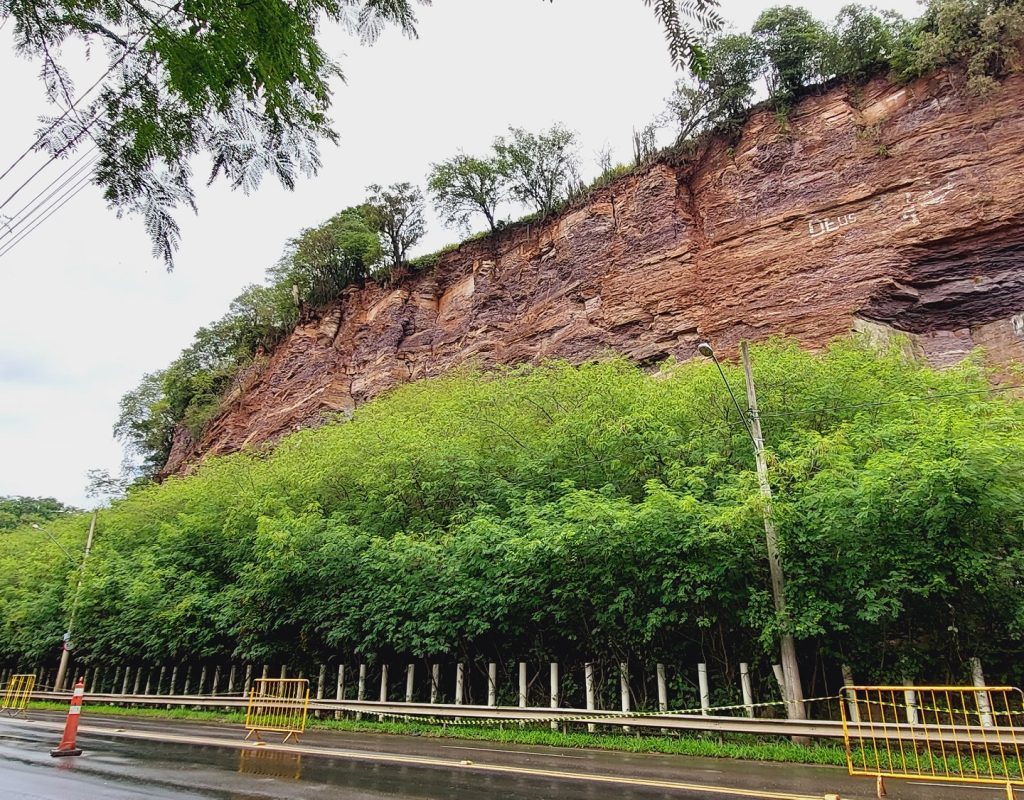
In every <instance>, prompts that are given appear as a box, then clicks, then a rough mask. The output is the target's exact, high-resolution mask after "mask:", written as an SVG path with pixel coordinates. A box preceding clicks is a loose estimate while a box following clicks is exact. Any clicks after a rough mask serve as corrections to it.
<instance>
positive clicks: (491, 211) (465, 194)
mask: <svg viewBox="0 0 1024 800" xmlns="http://www.w3.org/2000/svg"><path fill="white" fill-rule="evenodd" d="M507 185H508V179H507V178H506V177H505V176H504V175H503V174H502V173H501V171H500V170H499V169H498V162H497V160H496V159H494V158H477V157H475V156H467V155H465V154H464V153H459V154H458V155H456V156H453V157H452V158H449V159H448V160H447V161H442V162H440V163H438V164H431V165H430V174H429V176H428V177H427V190H428V191H429V192H430V194H431V195H432V196H433V199H434V209H435V210H436V211H437V214H438V216H440V217H441V218H442V219H443V220H444V221H445V222H446V223H448V224H449V225H455V226H457V227H459V228H462V229H464V230H467V231H468V229H469V218H470V217H471V216H473V215H474V214H483V216H484V218H485V219H486V220H487V224H488V226H490V229H491V231H492V232H493V231H495V230H497V220H496V217H495V215H496V213H497V207H498V204H499V203H500V202H501V201H502V200H503V199H504V197H505V192H506V190H507Z"/></svg>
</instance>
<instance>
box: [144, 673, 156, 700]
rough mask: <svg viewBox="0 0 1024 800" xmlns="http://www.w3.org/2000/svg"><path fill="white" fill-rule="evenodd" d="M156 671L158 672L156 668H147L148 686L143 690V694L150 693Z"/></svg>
mask: <svg viewBox="0 0 1024 800" xmlns="http://www.w3.org/2000/svg"><path fill="white" fill-rule="evenodd" d="M154 672H156V669H155V668H153V669H147V670H146V688H144V689H143V690H142V693H143V694H149V687H150V686H151V685H152V684H153V673H154Z"/></svg>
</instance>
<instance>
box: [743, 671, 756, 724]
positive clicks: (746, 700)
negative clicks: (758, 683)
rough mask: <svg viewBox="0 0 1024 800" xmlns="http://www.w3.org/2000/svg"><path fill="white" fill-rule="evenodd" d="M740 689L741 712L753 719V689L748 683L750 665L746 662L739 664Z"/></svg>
mask: <svg viewBox="0 0 1024 800" xmlns="http://www.w3.org/2000/svg"><path fill="white" fill-rule="evenodd" d="M740 688H741V689H742V691H743V712H744V713H745V714H746V715H747V716H748V717H751V718H753V716H754V689H753V686H751V683H750V665H749V664H747V662H746V661H741V662H740Z"/></svg>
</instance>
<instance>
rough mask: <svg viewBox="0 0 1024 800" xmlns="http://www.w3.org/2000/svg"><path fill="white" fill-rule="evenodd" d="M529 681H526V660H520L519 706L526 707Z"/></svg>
mask: <svg viewBox="0 0 1024 800" xmlns="http://www.w3.org/2000/svg"><path fill="white" fill-rule="evenodd" d="M527 689H528V687H527V683H526V662H525V661H520V662H519V707H520V708H526V695H527Z"/></svg>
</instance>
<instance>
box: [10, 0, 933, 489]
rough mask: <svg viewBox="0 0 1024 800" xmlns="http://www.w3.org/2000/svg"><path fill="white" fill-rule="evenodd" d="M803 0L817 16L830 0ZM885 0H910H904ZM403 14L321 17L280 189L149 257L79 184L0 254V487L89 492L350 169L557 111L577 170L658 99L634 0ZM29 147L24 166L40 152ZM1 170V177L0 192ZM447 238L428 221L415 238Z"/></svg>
mask: <svg viewBox="0 0 1024 800" xmlns="http://www.w3.org/2000/svg"><path fill="white" fill-rule="evenodd" d="M772 4H773V3H770V2H744V3H737V2H729V0H725V2H724V4H723V12H724V15H725V16H726V18H727V19H728V20H730V21H731V22H732V23H733V25H734V26H735V27H736V28H738V29H744V30H745V29H748V28H749V27H750V25H751V23H752V22H753V20H754V19H755V18H756V16H757V14H758V13H760V11H761V10H762V9H763V8H766V7H768V6H770V5H772ZM807 5H808V7H809V8H811V10H812V11H814V13H815V14H816V15H817V16H818V17H819V18H822V19H826V18H830V17H831V16H832V15H834V14H835V12H836V11H837V10H838V8H839V7H840V6H841V5H842V3H841V2H838V1H837V0H830V1H829V2H818V3H810V4H807ZM884 7H887V8H894V9H896V10H898V11H900V12H901V13H903V14H905V15H907V16H913V15H915V14H916V13H917V11H918V7H917V5H916V3H915V2H913V0H897V2H889V3H885V4H884ZM419 16H420V25H419V30H420V38H419V39H418V40H415V41H410V40H408V39H405V38H403V37H402V36H401V35H399V34H398V33H397V32H394V31H392V32H389V33H387V34H385V35H384V37H383V38H382V39H381V40H380V41H379V42H378V43H377V44H375V45H374V46H372V47H362V46H360V45H359V44H358V43H357V42H356V41H355V40H353V39H351V38H350V37H349V36H348V35H347V34H346V33H345V32H344V31H343V30H341V29H340V28H334V29H329V30H327V31H325V34H326V35H325V40H326V42H327V44H328V48H329V49H330V50H331V51H332V52H333V54H334V55H335V56H336V57H337V58H338V59H339V60H340V61H341V62H342V65H343V68H344V71H345V74H346V76H347V78H348V83H347V84H344V85H343V84H339V86H338V87H337V92H336V95H335V108H334V115H335V121H336V127H337V130H338V131H339V133H340V135H341V144H340V146H338V147H330V146H329V147H328V148H327V149H326V151H325V153H324V168H323V170H322V172H321V173H320V175H319V176H318V177H317V178H315V179H312V180H306V181H304V182H302V183H300V184H299V186H298V188H297V189H296V190H295V191H294V192H286V191H284V190H283V189H281V188H280V187H279V186H278V185H276V184H275V183H272V182H269V181H268V182H267V183H266V184H264V186H263V187H262V188H261V189H260V190H259V192H257V193H256V194H254V195H252V196H249V197H246V196H244V195H242V194H241V193H239V192H231V191H229V190H228V189H227V188H226V187H225V186H223V185H215V186H214V187H211V188H210V189H208V190H203V191H201V192H200V196H199V215H198V216H195V217H193V216H184V215H182V217H181V222H182V234H183V245H182V248H181V250H180V252H179V254H178V256H177V259H176V262H177V268H176V269H175V271H174V272H173V273H171V274H168V273H166V272H165V271H164V269H163V266H162V264H161V263H159V262H157V261H155V260H154V259H153V258H152V256H151V255H150V243H149V240H148V238H147V237H146V235H145V233H144V232H143V229H142V226H141V223H140V222H139V221H138V220H137V219H130V218H128V219H122V220H118V219H116V217H115V216H114V214H113V213H111V212H110V211H108V210H107V209H106V208H105V206H104V203H103V201H102V198H101V196H100V191H99V189H97V188H96V187H92V186H90V187H89V188H88V189H87V190H86V191H83V192H82V193H80V194H79V195H77V196H76V197H75V198H74V199H73V200H72V201H71V202H69V203H68V204H67V205H66V206H64V207H63V208H62V209H61V210H60V211H59V212H57V213H56V214H55V215H54V216H53V217H51V218H50V219H49V220H47V222H46V223H44V224H43V225H42V226H40V227H39V229H38V230H37V231H36V232H35V233H33V234H32V235H31V236H29V237H27V238H26V239H25V240H24V241H23V242H22V243H21V244H19V245H18V246H17V248H16V249H14V250H12V251H11V253H10V254H8V255H6V256H4V257H0V495H10V494H23V495H42V496H55V497H57V498H58V499H60V500H62V501H64V502H67V503H72V504H75V505H87V504H88V501H86V499H85V496H84V484H85V478H84V474H85V471H86V470H87V469H90V468H93V467H103V468H107V469H109V470H111V471H112V472H117V471H118V469H119V465H120V462H121V456H122V454H121V448H120V446H119V445H118V443H117V442H115V441H114V440H113V438H112V436H111V426H112V424H113V422H114V420H115V418H116V416H117V408H118V400H119V399H120V397H121V395H122V394H124V392H126V391H127V390H129V389H131V388H133V387H134V386H135V385H136V384H137V383H138V381H139V378H140V377H141V376H142V374H143V373H145V372H148V371H153V370H156V369H159V368H162V367H164V366H166V365H167V363H168V362H169V361H170V360H171V359H173V358H174V357H175V356H176V355H177V354H178V352H179V351H180V350H181V349H182V348H183V347H185V346H186V345H187V344H188V343H189V341H190V339H191V336H192V334H193V332H194V331H195V330H196V328H198V327H199V326H200V325H203V324H205V323H207V322H209V321H211V320H213V319H215V318H217V317H219V316H221V315H222V314H223V313H224V312H225V311H226V310H227V306H228V303H229V302H230V301H231V299H232V298H233V297H235V296H236V295H237V294H238V293H239V291H240V290H241V289H242V288H243V287H244V286H245V285H247V284H250V283H254V282H259V281H261V280H262V278H263V272H264V270H265V269H266V268H267V267H268V266H269V265H271V264H272V263H273V262H274V261H275V260H276V259H277V257H278V255H279V254H280V252H281V248H282V245H283V243H284V242H285V240H286V239H287V238H289V237H290V236H292V235H294V234H295V233H296V232H298V231H299V230H300V229H301V228H303V227H307V226H310V225H314V224H316V223H318V222H320V221H322V220H324V219H326V218H327V217H329V216H331V215H332V214H334V213H335V212H337V211H338V210H340V209H341V208H343V207H345V206H348V205H352V204H353V203H357V202H360V201H361V200H362V198H363V195H364V187H365V186H366V185H367V184H369V183H374V182H376V183H382V184H388V183H391V182H393V181H399V180H409V181H413V182H416V183H420V184H422V183H423V182H424V176H425V173H426V171H427V168H428V165H429V164H430V162H431V161H436V160H439V159H442V158H445V157H447V156H449V155H451V154H453V153H454V152H455V151H456V150H458V149H460V148H461V149H464V150H466V151H468V152H473V151H480V152H483V151H485V150H486V148H487V147H488V146H489V144H490V142H491V140H492V139H493V137H494V136H495V135H497V134H499V133H502V132H503V131H504V130H505V129H506V128H507V126H508V125H510V124H514V125H517V126H521V127H525V128H528V129H533V130H539V129H541V128H544V127H547V126H549V125H551V124H552V123H553V122H556V121H560V122H562V123H564V124H565V125H567V126H568V127H570V128H572V129H574V130H576V131H577V132H579V134H580V138H581V142H582V148H581V152H582V155H583V159H584V173H585V176H586V177H592V176H593V175H594V174H595V173H596V168H595V165H594V161H595V158H596V154H597V152H598V151H599V150H600V149H601V148H602V147H603V146H605V145H610V146H611V147H612V148H613V150H614V155H615V157H616V159H617V160H621V161H627V160H629V158H630V156H631V153H632V144H631V136H632V130H633V127H634V126H637V127H639V126H641V125H643V124H645V123H646V122H648V121H649V120H650V119H651V118H653V117H654V116H655V115H656V114H658V113H659V112H660V111H661V108H662V106H663V103H664V98H665V96H666V95H667V94H668V93H669V91H670V89H671V86H672V82H673V80H674V79H675V78H676V75H675V73H674V72H673V71H672V69H671V68H670V65H669V61H668V56H667V52H666V49H665V46H664V42H663V39H662V31H661V29H660V27H659V25H658V23H657V21H656V19H655V17H654V15H653V13H652V12H651V10H650V9H648V8H646V7H645V6H644V5H643V3H642V2H641V0H555V2H554V3H553V4H549V3H546V2H542V1H541V0H435V5H434V6H433V7H431V8H422V9H420V12H419ZM11 27H12V26H7V29H6V30H4V31H2V32H0V76H2V84H0V85H2V87H3V88H2V92H3V106H4V108H5V114H4V121H3V125H2V126H0V171H2V169H3V168H6V166H7V165H8V164H9V163H10V162H11V161H12V160H13V159H14V158H15V157H17V155H19V154H20V153H21V152H22V151H23V150H24V149H25V148H26V147H27V146H28V145H29V144H30V143H31V142H32V141H33V131H34V130H35V128H36V125H37V122H36V119H37V117H38V115H39V114H40V113H44V112H45V111H46V110H47V109H46V106H45V103H44V100H43V92H42V88H41V85H40V83H39V81H38V78H37V75H38V64H36V63H33V62H28V61H26V60H24V59H20V58H17V57H16V56H14V54H13V50H12V46H11V44H12V39H11V30H10V28H11ZM79 85H80V86H83V87H84V86H87V85H88V82H87V81H84V80H82V81H79ZM30 161H31V159H30V160H29V161H27V162H26V163H25V164H24V165H23V166H24V167H25V168H26V169H27V170H30V169H34V167H35V166H37V165H38V164H39V163H41V161H40V160H36V161H35V162H34V163H29V162H30ZM204 168H205V167H204V166H202V165H197V174H198V175H199V176H200V183H201V177H202V173H203V169H204ZM20 174H21V175H22V176H24V175H27V174H28V173H27V172H22V173H20ZM16 177H17V175H15V174H12V175H11V176H8V177H7V178H5V179H3V180H2V181H0V195H2V197H0V201H2V199H3V197H6V196H7V195H8V194H9V193H10V192H11V191H13V189H14V187H16V186H17V185H18V183H19V182H20V181H17V180H15V178H16ZM31 194H34V192H32V193H31ZM31 194H29V197H30V196H31ZM21 199H22V198H21V196H19V198H18V200H19V201H20V200H21ZM19 205H20V203H19V202H17V201H16V202H14V203H12V206H11V207H12V208H16V207H17V206H19ZM8 210H10V209H8ZM458 238H459V237H458V235H457V233H456V232H454V231H447V230H444V229H442V227H441V226H440V224H439V223H437V222H436V220H432V224H431V229H430V232H429V235H428V237H427V239H426V241H425V242H424V243H423V246H422V247H421V248H420V251H421V252H427V251H429V250H433V249H435V248H436V247H438V246H440V245H443V244H446V243H447V242H449V241H454V240H457V239H458Z"/></svg>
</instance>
